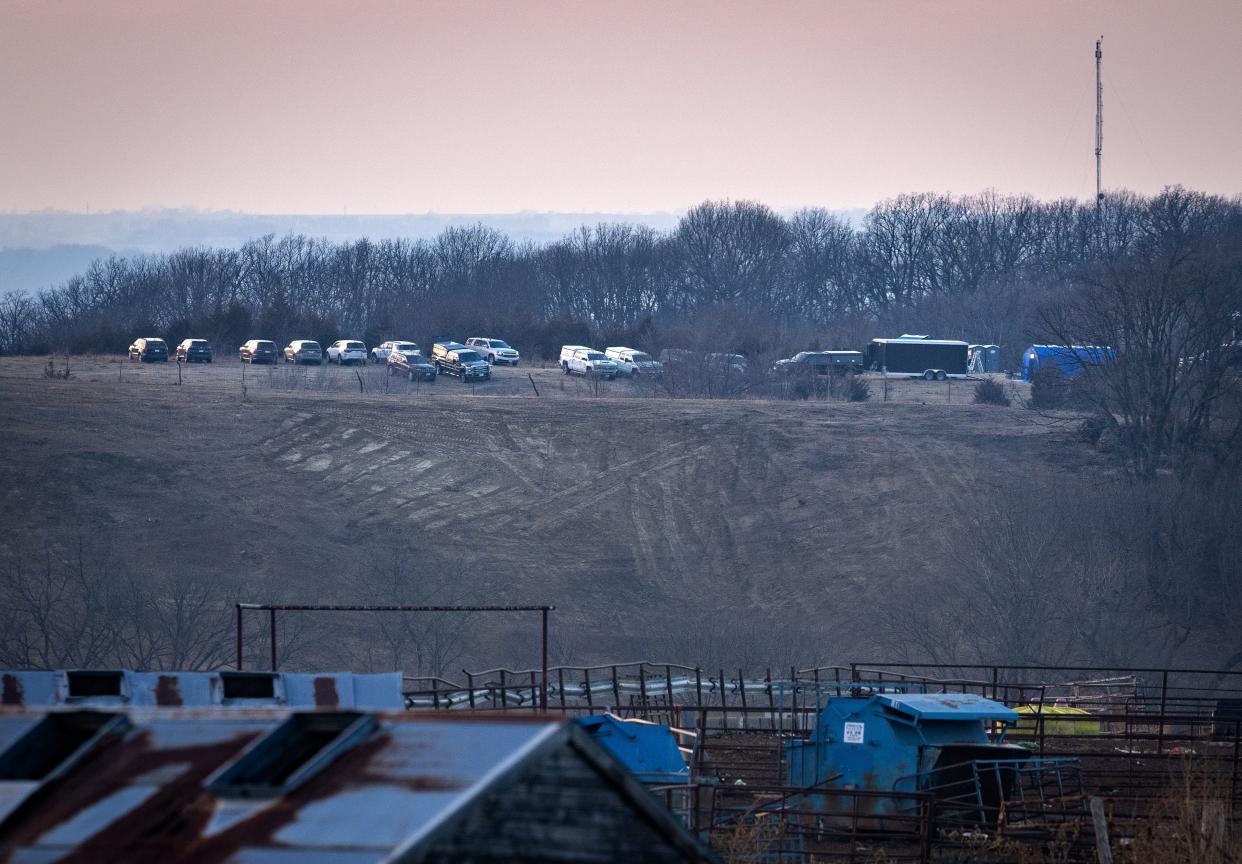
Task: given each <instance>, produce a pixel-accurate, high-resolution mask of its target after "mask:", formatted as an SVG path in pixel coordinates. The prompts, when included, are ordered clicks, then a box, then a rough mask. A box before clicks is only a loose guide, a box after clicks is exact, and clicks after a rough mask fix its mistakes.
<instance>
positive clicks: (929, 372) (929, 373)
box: [923, 369, 936, 381]
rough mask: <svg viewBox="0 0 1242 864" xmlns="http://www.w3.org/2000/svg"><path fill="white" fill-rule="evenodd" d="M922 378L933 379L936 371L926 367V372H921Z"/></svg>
mask: <svg viewBox="0 0 1242 864" xmlns="http://www.w3.org/2000/svg"><path fill="white" fill-rule="evenodd" d="M923 380H924V381H935V380H936V373H935V372H934V371H933V370H931V369H928V370H927V371H926V372H924V373H923Z"/></svg>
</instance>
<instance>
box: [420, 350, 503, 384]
mask: <svg viewBox="0 0 1242 864" xmlns="http://www.w3.org/2000/svg"><path fill="white" fill-rule="evenodd" d="M431 360H432V362H433V363H435V364H436V368H437V369H439V370H440V372H441V374H444V375H453V376H456V377H458V378H460V379H461V381H462V383H463V384H465V383H466V382H467V381H488V380H491V377H492V367H491V366H490V365H489V364H488V362H487V361H486V360H484V359H483V355H481V354H479V352H478V351H475V350H474V349H473V348H467V347H466V346H465V345H462V344H461V343H460V342H436V343H435V344H433V345H432V346H431Z"/></svg>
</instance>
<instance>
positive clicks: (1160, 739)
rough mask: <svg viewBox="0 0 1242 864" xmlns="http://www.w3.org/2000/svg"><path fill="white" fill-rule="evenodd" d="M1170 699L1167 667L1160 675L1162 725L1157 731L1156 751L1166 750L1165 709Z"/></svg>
mask: <svg viewBox="0 0 1242 864" xmlns="http://www.w3.org/2000/svg"><path fill="white" fill-rule="evenodd" d="M1168 699H1169V670H1168V669H1165V670H1164V672H1163V673H1162V674H1161V676H1160V726H1159V730H1158V731H1157V732H1156V752H1157V753H1163V752H1164V710H1165V705H1167V704H1168Z"/></svg>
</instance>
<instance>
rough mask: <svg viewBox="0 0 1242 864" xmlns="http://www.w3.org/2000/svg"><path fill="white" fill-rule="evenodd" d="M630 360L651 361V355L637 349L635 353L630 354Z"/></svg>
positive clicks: (632, 361) (633, 361) (634, 361)
mask: <svg viewBox="0 0 1242 864" xmlns="http://www.w3.org/2000/svg"><path fill="white" fill-rule="evenodd" d="M630 362H631V363H650V362H651V355H650V354H644V353H643V352H642V351H635V352H634V353H633V354H631V355H630Z"/></svg>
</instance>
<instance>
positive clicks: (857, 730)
mask: <svg viewBox="0 0 1242 864" xmlns="http://www.w3.org/2000/svg"><path fill="white" fill-rule="evenodd" d="M865 727H866V724H865V723H846V724H845V743H846V744H861V743H863V729H864V728H865Z"/></svg>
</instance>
